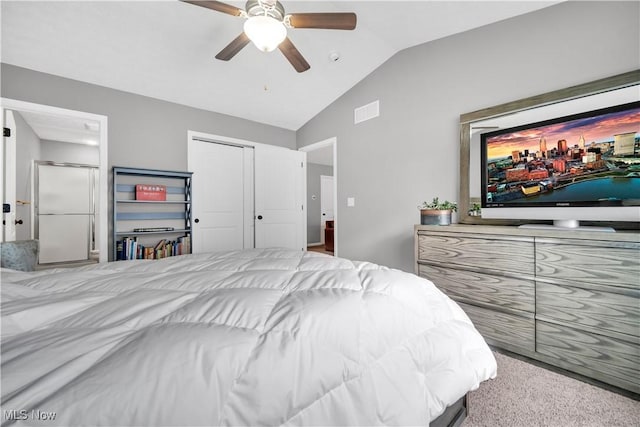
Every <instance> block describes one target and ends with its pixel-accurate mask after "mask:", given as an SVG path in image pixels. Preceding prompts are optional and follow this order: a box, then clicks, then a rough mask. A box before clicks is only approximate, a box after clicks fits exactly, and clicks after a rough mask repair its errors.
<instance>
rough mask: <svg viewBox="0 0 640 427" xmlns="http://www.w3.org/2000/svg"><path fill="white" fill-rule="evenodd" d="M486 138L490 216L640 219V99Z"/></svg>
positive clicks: (485, 196)
mask: <svg viewBox="0 0 640 427" xmlns="http://www.w3.org/2000/svg"><path fill="white" fill-rule="evenodd" d="M480 139H481V150H480V151H481V159H482V165H481V173H482V189H481V197H482V199H481V204H482V217H483V218H503V219H525V220H553V221H554V225H555V226H557V227H562V228H576V227H579V225H580V224H579V221H606V222H613V221H616V222H617V221H632V222H638V221H640V101H636V102H631V103H626V104H621V105H616V106H611V107H607V108H602V109H598V110H593V111H588V112H583V113H579V114H573V115H569V116H564V117H558V118H554V119H549V120H545V121H540V122H536V123H529V124H525V125H521V126H517V127H511V128H508V129H500V130H496V131H492V132H487V133H484V134H482V135H481V138H480ZM602 230H607V231H612V229H609V228H606V227H605V228H602Z"/></svg>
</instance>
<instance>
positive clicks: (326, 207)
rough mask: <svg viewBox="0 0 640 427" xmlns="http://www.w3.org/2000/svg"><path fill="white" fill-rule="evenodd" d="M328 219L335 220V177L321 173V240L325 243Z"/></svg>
mask: <svg viewBox="0 0 640 427" xmlns="http://www.w3.org/2000/svg"><path fill="white" fill-rule="evenodd" d="M327 221H333V177H332V176H328V175H320V242H321V243H324V229H325V228H326V227H327Z"/></svg>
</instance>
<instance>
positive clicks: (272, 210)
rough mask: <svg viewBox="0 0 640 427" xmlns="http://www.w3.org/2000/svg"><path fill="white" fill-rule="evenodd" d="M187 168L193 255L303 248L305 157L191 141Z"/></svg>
mask: <svg viewBox="0 0 640 427" xmlns="http://www.w3.org/2000/svg"><path fill="white" fill-rule="evenodd" d="M188 167H189V170H190V171H191V172H193V182H192V188H193V218H194V220H193V231H194V233H193V253H200V252H211V251H223V250H236V249H243V248H244V249H249V248H253V247H256V248H266V247H284V248H292V249H300V250H303V249H304V248H305V247H306V212H305V211H304V206H303V200H305V197H306V195H305V191H306V153H304V152H301V151H294V150H288V149H285V148H282V147H274V146H270V145H265V144H254V145H253V146H244V145H240V144H232V143H217V142H212V141H211V142H210V141H202V140H198V139H191V140H190V141H189V153H188ZM254 204H255V209H254Z"/></svg>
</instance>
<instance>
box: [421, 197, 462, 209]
mask: <svg viewBox="0 0 640 427" xmlns="http://www.w3.org/2000/svg"><path fill="white" fill-rule="evenodd" d="M418 208H419V209H433V210H438V211H448V210H451V211H453V212H456V211H457V210H458V205H457V204H456V203H453V202H450V201H448V200H445V201H444V202H441V201H440V199H439V198H438V197H434V198H433V200H432V201H431V202H430V203H429V202H422V205H420V206H418Z"/></svg>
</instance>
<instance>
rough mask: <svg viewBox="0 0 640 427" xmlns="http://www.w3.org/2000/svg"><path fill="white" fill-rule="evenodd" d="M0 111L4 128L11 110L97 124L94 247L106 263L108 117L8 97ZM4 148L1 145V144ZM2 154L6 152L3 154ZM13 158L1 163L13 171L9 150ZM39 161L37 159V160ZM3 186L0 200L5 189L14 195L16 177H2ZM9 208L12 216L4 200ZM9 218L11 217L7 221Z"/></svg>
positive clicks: (14, 156) (14, 159)
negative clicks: (97, 152) (98, 135)
mask: <svg viewBox="0 0 640 427" xmlns="http://www.w3.org/2000/svg"><path fill="white" fill-rule="evenodd" d="M0 110H1V112H2V124H3V127H4V126H5V124H4V120H5V111H6V110H12V111H16V112H18V113H20V112H30V113H39V114H48V115H53V116H62V117H74V118H78V119H84V120H93V121H97V122H98V123H100V140H99V141H98V151H99V162H100V164H99V165H98V170H99V179H100V185H99V187H98V188H99V190H98V212H97V213H98V221H97V224H96V234H97V235H98V237H99V239H100V243H99V245H98V250H99V251H100V253H99V262H108V260H109V250H108V247H109V215H108V211H109V159H108V155H109V149H108V148H109V139H108V117H107V116H103V115H100V114H94V113H87V112H84V111H77V110H68V109H66V108H60V107H54V106H51V105H44V104H36V103H33V102H26V101H20V100H17V99H10V98H0ZM3 145H4V144H3ZM5 154H6V153H5ZM12 155H13V158H9V157H8V156H5V158H4V161H5V163H4V164H7V163H9V162H11V164H12V165H13V170H14V171H15V165H16V152H15V150H14V151H13V154H12ZM38 160H39V159H38ZM4 164H3V166H4ZM3 179H4V185H5V187H4V188H3V199H4V197H5V194H6V192H5V189H6V188H7V187H10V188H13V194H15V186H16V177H15V174H13V176H12V177H11V176H9V177H3ZM9 193H10V194H11V192H9ZM5 202H9V203H11V204H12V205H13V212H14V213H15V202H16V201H15V200H11V201H6V200H5ZM10 219H11V218H10Z"/></svg>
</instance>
